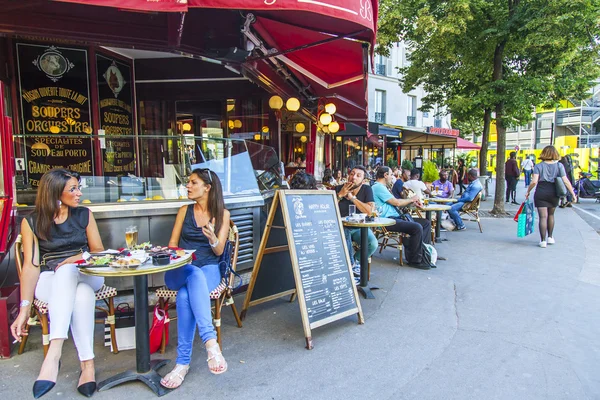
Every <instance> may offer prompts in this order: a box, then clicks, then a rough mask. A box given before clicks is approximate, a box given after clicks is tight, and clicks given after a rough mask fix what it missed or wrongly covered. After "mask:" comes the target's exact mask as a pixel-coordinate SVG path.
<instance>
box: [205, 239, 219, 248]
mask: <svg viewBox="0 0 600 400" xmlns="http://www.w3.org/2000/svg"><path fill="white" fill-rule="evenodd" d="M208 244H210V247H212V248H213V249H214V248H215V247H217V246H218V245H219V238H217V241H216V242H214V243H211V242H208Z"/></svg>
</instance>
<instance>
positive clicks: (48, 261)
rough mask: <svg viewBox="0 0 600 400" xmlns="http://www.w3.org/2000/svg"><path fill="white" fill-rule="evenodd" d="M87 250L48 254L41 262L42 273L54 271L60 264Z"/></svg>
mask: <svg viewBox="0 0 600 400" xmlns="http://www.w3.org/2000/svg"><path fill="white" fill-rule="evenodd" d="M84 251H86V249H83V248H81V249H78V250H66V251H57V252H52V253H46V254H44V255H43V256H42V259H41V261H40V269H41V270H42V271H54V270H56V267H58V264H60V263H61V262H63V261H65V260H66V259H67V258H69V257H73V256H76V255H78V254H83V252H84Z"/></svg>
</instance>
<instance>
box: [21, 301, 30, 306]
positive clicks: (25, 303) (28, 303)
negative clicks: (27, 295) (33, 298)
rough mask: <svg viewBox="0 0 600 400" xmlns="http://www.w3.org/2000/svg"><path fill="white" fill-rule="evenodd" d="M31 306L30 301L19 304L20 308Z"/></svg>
mask: <svg viewBox="0 0 600 400" xmlns="http://www.w3.org/2000/svg"><path fill="white" fill-rule="evenodd" d="M30 305H31V302H30V301H29V300H21V303H20V304H19V306H20V307H28V306H30Z"/></svg>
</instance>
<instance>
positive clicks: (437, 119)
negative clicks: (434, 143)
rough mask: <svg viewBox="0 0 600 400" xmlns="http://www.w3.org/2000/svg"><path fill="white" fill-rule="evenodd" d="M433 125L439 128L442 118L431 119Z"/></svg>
mask: <svg viewBox="0 0 600 400" xmlns="http://www.w3.org/2000/svg"><path fill="white" fill-rule="evenodd" d="M433 126H434V127H435V128H441V127H442V120H441V119H440V118H436V119H434V120H433Z"/></svg>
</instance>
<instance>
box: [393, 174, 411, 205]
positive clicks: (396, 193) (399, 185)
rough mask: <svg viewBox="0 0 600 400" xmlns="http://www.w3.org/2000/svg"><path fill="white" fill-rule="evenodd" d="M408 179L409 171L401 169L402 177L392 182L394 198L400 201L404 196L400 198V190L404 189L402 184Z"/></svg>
mask: <svg viewBox="0 0 600 400" xmlns="http://www.w3.org/2000/svg"><path fill="white" fill-rule="evenodd" d="M409 179H410V169H406V168H402V175H400V178H398V179H396V182H394V186H392V194H393V195H394V197H395V198H397V199H401V198H403V197H404V196H402V190H403V189H404V182H407V181H408V180H409Z"/></svg>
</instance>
